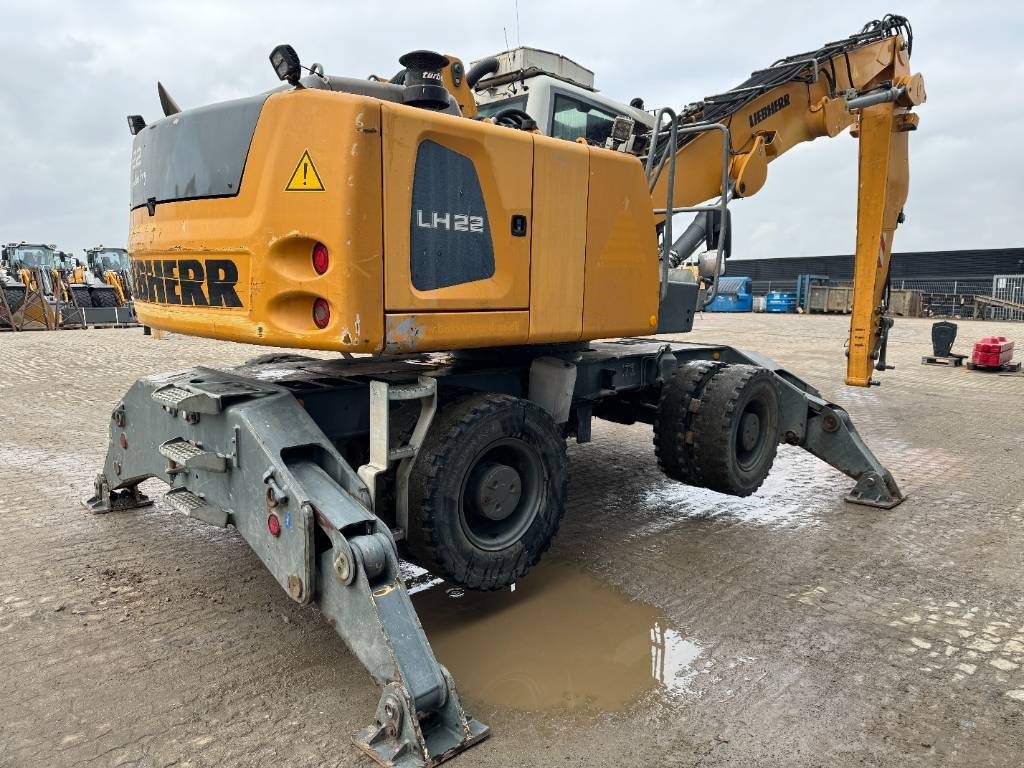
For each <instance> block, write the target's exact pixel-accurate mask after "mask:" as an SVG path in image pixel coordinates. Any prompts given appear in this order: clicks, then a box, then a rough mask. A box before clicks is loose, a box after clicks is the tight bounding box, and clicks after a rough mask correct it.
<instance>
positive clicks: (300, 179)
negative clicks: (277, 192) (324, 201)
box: [284, 149, 324, 192]
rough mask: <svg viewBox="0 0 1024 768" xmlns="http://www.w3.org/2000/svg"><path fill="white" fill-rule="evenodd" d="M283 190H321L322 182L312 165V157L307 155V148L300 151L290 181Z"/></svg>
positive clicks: (322, 187)
mask: <svg viewBox="0 0 1024 768" xmlns="http://www.w3.org/2000/svg"><path fill="white" fill-rule="evenodd" d="M284 189H285V192H323V191H324V183H323V182H322V181H320V174H319V173H317V172H316V166H315V165H313V158H311V157H310V156H309V150H308V149H307V150H306V151H305V152H303V153H302V157H301V158H300V160H299V164H298V165H296V166H295V171H294V172H293V173H292V178H291V181H289V182H288V186H287V187H285V188H284Z"/></svg>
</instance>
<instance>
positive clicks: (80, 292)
mask: <svg viewBox="0 0 1024 768" xmlns="http://www.w3.org/2000/svg"><path fill="white" fill-rule="evenodd" d="M71 296H72V297H73V298H74V300H75V301H74V303H75V304H76V305H77V306H79V307H85V308H86V309H88V308H89V307H91V306H92V305H93V303H92V298H91V297H90V296H89V288H88V286H85V285H72V286H71ZM71 303H72V302H70V301H69V302H68V304H71Z"/></svg>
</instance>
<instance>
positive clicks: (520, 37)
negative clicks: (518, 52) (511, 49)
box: [513, 0, 523, 48]
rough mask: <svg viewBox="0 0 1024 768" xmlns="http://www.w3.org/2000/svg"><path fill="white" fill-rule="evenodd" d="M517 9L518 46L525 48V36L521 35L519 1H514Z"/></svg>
mask: <svg viewBox="0 0 1024 768" xmlns="http://www.w3.org/2000/svg"><path fill="white" fill-rule="evenodd" d="M513 2H514V3H515V7H516V46H517V47H519V48H522V47H523V36H522V35H520V34H519V0H513Z"/></svg>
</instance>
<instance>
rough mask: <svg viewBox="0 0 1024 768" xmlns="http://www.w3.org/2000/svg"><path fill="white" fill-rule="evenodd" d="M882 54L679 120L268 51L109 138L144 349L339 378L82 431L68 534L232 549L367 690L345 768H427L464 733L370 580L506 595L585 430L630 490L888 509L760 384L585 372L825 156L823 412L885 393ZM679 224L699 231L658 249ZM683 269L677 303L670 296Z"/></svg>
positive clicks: (680, 346)
mask: <svg viewBox="0 0 1024 768" xmlns="http://www.w3.org/2000/svg"><path fill="white" fill-rule="evenodd" d="M911 39H912V38H911V35H910V25H909V23H908V22H907V21H906V19H904V18H902V17H898V16H887V17H886V18H885V19H883V20H881V21H876V22H872V23H870V24H868V25H867V26H866V27H865V28H864V30H862V31H861V32H859V33H857V34H855V35H853V36H851V37H849V38H846V39H844V40H841V41H838V42H835V43H830V44H828V45H826V46H824V47H822V48H821V49H819V50H817V51H813V52H810V53H802V54H799V55H797V56H792V57H789V58H786V59H783V60H780V61H779V62H777V63H776V64H773V65H772V66H770V67H768V68H767V69H764V70H760V71H758V72H755V73H754V74H753V75H752V76H751V78H750V79H749V80H747V81H746V82H745V83H743V84H742V85H741V86H739V87H737V88H735V89H733V90H732V91H729V92H727V93H725V94H721V95H719V96H716V97H712V98H708V99H706V100H704V101H702V102H700V103H698V104H696V105H692V106H690V107H687V108H686V109H684V110H682V111H681V112H679V113H678V114H677V113H675V112H674V111H672V110H670V109H659V110H658V111H657V112H656V113H655V114H654V115H649V114H647V113H645V112H643V111H642V110H641V109H639V108H638V107H629V106H626V105H621V104H616V103H615V102H611V101H610V100H608V99H605V98H604V97H599V96H598V95H597V94H595V93H594V91H593V90H592V89H588V88H587V87H584V86H583V85H579V84H576V83H574V82H571V81H572V80H574V79H575V80H579V79H580V77H579V73H578V72H577V70H576V69H574V68H573V67H570V66H569V65H568V64H571V62H568V63H566V62H567V60H564V57H555V59H554V61H553V62H552V63H551V64H544V63H543V62H542V63H540V64H537V63H530V62H527V61H526V60H525V58H524V57H523V56H519V57H518V58H517V57H516V56H509V55H506V54H503V55H502V56H499V57H496V58H495V57H492V58H488V59H484V60H482V61H481V62H479V63H478V65H476V66H474V67H472V68H471V69H470V70H469V71H467V70H466V69H465V68H464V66H463V64H462V62H461V61H460V60H458V59H456V58H454V57H448V56H442V55H440V54H436V53H432V52H428V51H415V52H412V53H409V54H406V55H405V56H403V57H402V58H401V59H400V62H401V64H402V65H403V67H405V69H404V70H403V71H402V72H401V73H399V75H397V76H396V77H395V78H392V80H393V82H385V81H379V80H378V81H367V80H361V79H355V78H345V77H337V76H333V75H330V76H328V75H326V74H324V71H323V68H322V67H320V65H317V64H314V65H313V66H312V67H311V68H309V71H310V73H311V74H310V75H308V76H305V77H303V76H302V69H303V68H302V66H301V64H300V62H299V58H298V56H297V54H296V53H295V51H294V50H293V49H292V48H291V47H290V46H279V47H278V48H276V49H275V50H274V51H273V52H272V54H271V63H272V65H273V66H274V69H275V71H276V72H277V74H278V76H279V78H280V79H281V80H283V81H285V83H286V85H284V86H283V87H281V88H279V89H277V90H274V91H271V92H268V93H264V94H260V95H258V96H253V97H249V98H244V99H239V100H235V101H231V102H226V103H222V104H214V105H211V106H206V107H203V108H201V109H195V110H181V109H180V108H179V107H178V105H177V104H176V103H175V102H174V100H173V99H171V98H170V96H169V95H168V94H167V93H166V91H165V90H164V89H163V88H162V87H160V89H159V91H160V97H161V98H160V100H161V104H162V105H163V109H164V112H165V115H166V117H165V118H164V119H161V120H158V121H157V122H155V123H153V124H152V125H147V124H146V121H145V120H144V119H143V118H142V117H141V116H139V115H133V116H131V117H129V121H128V122H129V127H130V129H131V131H132V133H133V135H134V136H135V140H134V148H133V153H132V187H131V190H132V191H131V208H132V211H131V234H130V240H129V252H130V254H131V259H132V266H133V277H134V278H135V280H134V288H135V301H136V307H137V311H138V314H139V317H140V319H141V320H142V322H144V323H146V324H147V325H151V326H153V327H155V328H161V329H166V330H172V331H177V332H181V333H186V334H193V335H200V336H210V337H214V338H218V339H226V340H234V341H241V342H249V343H258V344H268V345H279V346H286V347H294V348H297V349H320V350H335V351H338V352H341V353H343V356H342V357H341V358H340V359H334V360H321V359H312V358H308V357H304V356H302V355H298V354H286V355H282V354H278V353H274V354H271V355H268V356H264V357H262V358H257V359H255V360H252V361H250V362H249V363H248V364H246V365H245V366H242V367H241V368H238V369H234V370H230V371H224V370H216V369H212V368H205V367H196V368H192V369H190V370H187V371H179V372H176V373H173V374H164V375H160V376H153V377H149V378H145V379H141V380H140V381H138V382H137V383H136V384H135V385H134V386H133V387H132V388H131V389H130V390H129V391H128V392H127V393H126V394H125V396H124V398H123V399H122V400H121V402H119V403H118V405H117V406H116V408H115V409H114V411H113V413H112V415H111V420H110V443H109V447H108V453H107V459H106V463H105V465H104V467H103V470H102V472H101V473H100V474H99V475H98V476H97V477H96V480H95V485H94V492H93V496H92V497H91V498H90V499H88V500H87V502H86V504H87V506H88V507H89V508H90V509H92V510H94V511H96V512H109V511H114V510H123V509H130V508H133V507H139V506H144V505H146V504H150V503H151V502H150V500H149V499H148V498H147V497H146V496H145V495H143V494H142V492H141V491H140V489H139V485H140V483H142V482H143V481H144V480H146V479H148V478H152V477H156V478H160V479H161V480H163V481H164V482H165V483H167V484H168V485H169V486H170V487H171V488H170V491H169V492H168V493H167V495H166V496H165V499H166V501H167V502H168V503H169V504H171V505H172V506H174V507H176V508H177V509H180V510H182V511H184V512H186V513H188V514H189V515H191V516H193V517H195V518H197V519H200V520H204V521H206V522H209V523H211V524H214V525H220V526H223V525H226V524H228V523H231V524H233V525H234V526H235V527H236V528H237V529H238V530H239V532H240V533H241V535H242V536H243V537H244V538H245V540H246V541H247V542H248V543H249V545H250V546H251V547H252V549H253V550H254V552H256V554H257V555H258V556H259V557H260V558H261V559H262V560H263V562H264V563H265V565H266V566H267V567H268V568H269V569H270V571H271V572H272V573H273V574H274V576H275V578H277V580H278V582H279V583H280V584H281V586H282V588H283V589H285V590H286V592H287V593H288V595H289V596H290V597H291V598H292V599H293V600H295V601H296V602H298V603H301V604H308V603H311V602H314V601H315V602H317V603H318V604H319V605H320V607H321V610H322V611H323V612H324V614H325V615H326V616H327V617H328V618H329V620H330V621H331V623H332V624H333V625H334V626H335V628H336V629H337V631H338V633H339V634H340V635H341V636H342V637H343V638H344V640H345V642H346V643H347V644H348V646H349V647H350V648H351V650H352V652H353V653H354V654H355V655H356V656H357V657H358V658H359V659H360V660H361V661H362V663H363V664H365V665H366V667H367V669H368V670H369V671H370V673H371V675H372V676H373V678H374V679H375V680H376V681H377V683H378V684H379V685H380V686H381V688H382V691H381V698H380V702H379V705H378V708H377V713H376V717H375V719H374V721H373V723H372V724H371V725H370V726H369V727H368V728H366V729H365V730H363V731H361V732H360V733H359V734H358V735H357V737H356V743H357V745H358V746H359V747H360V748H362V749H363V750H365V751H366V752H367V753H368V754H369V755H370V756H371V757H372V758H373V759H375V760H377V761H378V762H380V763H382V764H384V765H388V766H422V765H434V764H436V763H438V762H441V761H443V760H445V759H447V758H448V757H451V756H452V755H454V754H456V753H457V752H459V751H461V750H463V749H465V748H467V747H468V746H470V745H472V744H474V743H476V742H477V741H479V740H480V739H482V738H484V737H485V736H486V735H487V732H488V731H487V727H486V726H484V725H483V724H481V723H480V722H478V721H476V720H474V719H473V718H471V717H469V716H468V715H467V714H466V713H465V712H464V710H463V708H462V706H461V704H460V702H459V698H458V695H457V694H456V691H455V686H454V683H453V681H452V679H451V677H450V676H449V675H448V673H447V671H446V670H445V669H444V668H443V667H441V665H440V664H438V662H437V661H436V659H435V658H434V655H433V652H432V650H431V648H430V645H429V643H428V642H427V639H426V637H425V635H424V634H423V631H422V629H421V627H420V624H419V621H418V619H417V617H416V615H415V612H414V610H413V608H412V604H411V602H410V601H409V598H408V595H407V593H406V590H405V587H404V584H403V581H402V578H401V574H400V572H399V569H398V555H399V553H400V552H401V553H402V554H403V555H404V556H405V557H407V558H408V559H410V560H412V561H414V562H417V563H419V564H421V565H423V566H424V567H426V568H427V569H428V570H430V571H432V572H433V573H435V574H437V575H439V576H442V577H443V578H445V579H447V580H448V581H450V582H452V583H454V584H459V585H462V586H465V587H469V588H474V589H496V588H500V587H504V586H507V585H509V584H511V583H514V582H515V581H516V580H518V579H520V578H523V577H524V576H525V575H526V573H527V571H528V570H529V569H530V568H531V566H533V565H534V564H535V563H536V562H538V560H539V559H540V557H541V556H542V555H543V553H544V552H545V551H546V549H547V547H548V546H549V545H550V543H551V540H552V538H553V537H554V535H555V533H556V532H557V530H558V527H559V523H560V521H561V516H562V513H563V510H564V508H565V499H566V490H567V479H568V461H567V456H566V445H565V441H566V439H567V438H568V437H574V438H575V439H576V440H577V442H580V443H586V442H588V441H589V440H590V439H591V424H592V420H593V418H594V417H597V418H601V419H606V420H610V421H615V422H622V423H633V422H638V421H639V422H644V423H649V424H652V425H653V433H654V446H655V453H656V456H657V460H658V464H659V466H660V467H661V469H662V470H663V471H664V473H665V474H666V475H668V476H669V477H671V478H673V479H675V480H678V481H680V482H683V483H687V484H690V485H693V486H700V487H705V488H711V489H714V490H717V491H721V492H724V493H730V494H735V495H748V494H750V493H753V492H754V491H755V490H756V489H757V488H758V487H759V486H760V485H761V483H762V481H763V480H764V478H765V476H766V475H767V473H768V471H769V469H770V467H771V465H772V462H773V460H774V458H775V453H776V447H777V445H778V444H779V443H780V442H785V443H790V444H794V445H800V446H802V447H803V448H804V449H806V450H808V451H810V452H811V453H813V454H815V455H816V456H819V457H821V458H822V459H824V460H825V461H827V462H829V463H830V464H832V465H833V466H835V467H837V468H838V469H840V470H841V471H843V472H845V473H846V474H848V475H849V476H851V477H853V478H855V479H856V481H857V484H856V486H855V488H854V490H853V491H852V493H851V494H850V495H849V496H848V497H847V498H848V499H849V500H850V501H853V502H855V503H861V504H870V505H874V506H880V507H886V508H889V507H892V506H895V505H896V504H898V503H899V502H900V501H902V499H903V495H902V493H901V492H900V490H899V488H898V486H897V484H896V482H895V481H894V479H893V478H892V476H891V474H890V473H889V472H888V471H887V470H886V469H885V467H884V466H882V464H881V463H880V462H879V461H878V459H877V458H875V456H874V455H873V454H872V453H871V451H870V450H869V449H868V448H867V447H866V446H865V445H864V443H863V441H862V440H861V439H860V437H859V435H858V434H857V432H856V429H855V428H854V427H853V425H852V423H851V421H850V418H849V416H848V415H847V414H846V412H845V411H844V410H843V409H842V408H840V407H839V406H837V405H835V404H833V403H829V402H828V401H826V400H824V399H823V398H822V397H821V395H820V393H818V392H817V390H815V389H814V388H813V387H812V386H810V385H809V384H807V383H805V382H803V381H801V380H800V379H798V378H797V377H795V376H793V375H792V374H791V373H789V372H788V371H786V370H785V369H783V368H782V367H781V366H779V365H778V364H777V363H774V362H773V361H771V360H768V359H766V358H764V357H763V356H761V355H758V354H756V353H753V352H744V351H741V350H738V349H734V348H732V347H728V346H724V345H696V344H687V343H680V342H667V341H664V340H658V339H652V338H624V339H620V340H619V341H613V342H596V341H593V340H594V339H606V338H610V337H635V336H637V335H645V334H653V333H657V332H668V333H681V332H685V331H688V330H689V329H690V327H691V324H692V320H693V315H694V312H695V311H696V310H697V308H698V307H699V306H703V305H704V304H705V303H707V302H708V301H710V300H711V299H713V297H714V294H715V291H716V290H717V286H718V278H719V276H720V275H721V272H722V268H723V265H724V259H725V256H726V254H727V251H728V239H729V237H728V232H729V216H728V204H729V201H730V198H732V197H743V196H748V195H751V194H754V193H755V192H756V191H757V190H758V189H760V188H761V186H763V184H764V183H765V181H766V178H767V168H768V163H769V161H771V160H773V159H774V158H776V157H778V156H780V155H781V154H782V153H784V152H785V151H786V150H788V149H789V148H791V147H792V146H794V145H795V144H796V143H799V142H802V141H808V140H811V139H813V138H815V137H817V136H835V135H837V134H838V133H840V132H841V131H842V130H843V129H844V128H846V127H849V126H856V128H857V133H858V135H859V141H860V147H861V163H860V171H861V181H860V186H859V209H858V210H859V216H858V240H857V254H856V257H855V259H856V275H857V278H856V281H855V287H856V291H857V299H856V302H855V310H854V315H853V323H852V325H851V341H850V349H849V356H850V367H849V370H848V375H847V380H848V381H849V382H850V383H851V384H857V385H863V386H866V385H867V384H868V382H869V379H870V375H871V369H872V366H881V367H884V339H885V331H886V328H887V326H886V325H885V324H884V323H883V321H882V315H881V312H882V310H883V309H884V294H885V283H886V275H887V271H888V260H889V253H890V249H891V245H892V234H893V231H894V230H895V227H896V224H897V222H898V220H899V219H900V212H901V210H902V206H903V201H904V199H905V197H906V191H907V175H908V170H907V155H906V139H907V132H908V131H910V130H912V129H913V128H914V127H916V124H917V121H916V116H915V115H913V114H911V112H910V109H911V107H912V106H914V105H915V104H919V103H921V102H922V101H923V100H924V86H923V82H922V80H921V78H920V76H919V75H911V74H910V71H909V55H910V47H911ZM502 57H504V64H503V58H502ZM517 62H518V63H517ZM515 67H518V68H519V69H518V71H515V69H514V68H515ZM545 68H546V69H545ZM578 69H582V68H578ZM487 77H490V78H491V79H490V80H487V79H486V78H487ZM491 86H493V93H491ZM510 87H514V88H516V89H518V90H516V92H515V94H514V95H513V96H511V97H508V96H507V93H508V90H507V89H508V88H510ZM503 89H504V90H503ZM485 93H486V94H489V95H488V96H486V97H485V96H484V95H483V94H485ZM503 94H505V95H503ZM523 95H525V96H526V98H525V99H522V100H521V101H517V102H516V103H514V104H510V103H499V102H502V101H503V100H506V101H507V98H513V99H520V97H521V96H523ZM537 96H540V97H542V98H535V97H537ZM478 98H479V103H478ZM560 99H561V100H560ZM480 112H482V113H483V114H479V113H480ZM214 159H215V162H214ZM708 200H715V201H714V202H712V203H707V202H706V201H708ZM680 212H690V213H696V214H698V218H697V219H696V220H695V221H694V222H693V223H692V224H691V225H690V227H688V228H687V229H686V231H684V233H683V235H682V236H681V237H680V238H674V237H673V230H672V221H673V215H674V214H676V213H680ZM700 243H704V244H705V246H706V247H707V249H708V251H709V253H708V254H707V255H706V256H704V257H702V258H699V259H698V261H699V262H700V264H701V265H702V268H699V269H698V272H699V273H700V276H701V277H702V278H704V279H705V280H706V281H707V284H708V289H707V290H704V289H703V288H701V287H699V285H698V284H697V283H696V282H694V280H693V279H692V278H691V279H690V280H689V281H685V280H675V279H672V277H673V275H672V271H671V267H672V263H673V261H678V260H679V259H680V258H681V259H682V260H684V261H685V260H686V259H688V258H690V254H691V253H693V251H695V250H696V249H697V248H698V247H699V244H700ZM351 353H368V355H367V356H362V357H353V355H352V354H351ZM482 652H486V651H485V650H484V651H482Z"/></svg>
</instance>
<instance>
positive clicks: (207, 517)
mask: <svg viewBox="0 0 1024 768" xmlns="http://www.w3.org/2000/svg"><path fill="white" fill-rule="evenodd" d="M164 501H166V502H167V503H168V504H170V505H171V506H172V507H174V508H175V509H176V510H178V511H179V512H183V513H185V514H186V515H188V516H189V517H194V518H195V519H196V520H202V521H203V522H204V523H209V524H210V525H216V526H217V527H218V528H224V527H226V526H227V524H228V513H227V512H226V511H225V510H223V509H221V508H220V507H218V506H216V505H214V504H208V503H207V502H206V501H205V500H204V499H201V498H199V497H198V496H196V495H195V494H194V493H192V491H190V490H188V489H187V488H175V489H174V490H173V491H169V492H167V493H166V494H164Z"/></svg>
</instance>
